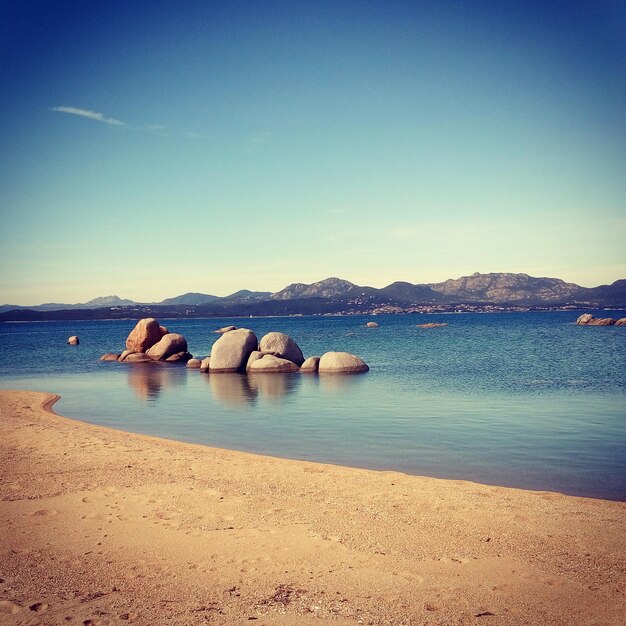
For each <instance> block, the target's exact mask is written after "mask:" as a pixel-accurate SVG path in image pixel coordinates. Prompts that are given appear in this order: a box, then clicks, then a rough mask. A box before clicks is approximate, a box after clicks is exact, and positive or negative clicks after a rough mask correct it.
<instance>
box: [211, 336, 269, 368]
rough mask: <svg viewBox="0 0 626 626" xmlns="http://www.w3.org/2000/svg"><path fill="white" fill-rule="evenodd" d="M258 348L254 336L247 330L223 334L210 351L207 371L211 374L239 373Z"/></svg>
mask: <svg viewBox="0 0 626 626" xmlns="http://www.w3.org/2000/svg"><path fill="white" fill-rule="evenodd" d="M257 348H258V339H257V337H256V335H255V334H254V333H253V332H252V331H251V330H248V329H247V328H237V329H236V330H231V331H229V332H227V333H224V334H223V335H222V336H221V337H220V338H219V339H218V340H217V341H216V342H215V343H214V344H213V348H212V350H211V360H210V362H209V371H210V372H211V373H221V372H241V371H243V370H244V369H245V367H246V364H247V363H248V359H249V358H250V355H251V354H252V352H253V351H254V350H256V349H257Z"/></svg>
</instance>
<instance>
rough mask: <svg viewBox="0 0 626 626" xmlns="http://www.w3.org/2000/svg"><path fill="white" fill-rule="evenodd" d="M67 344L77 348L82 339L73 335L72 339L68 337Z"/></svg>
mask: <svg viewBox="0 0 626 626" xmlns="http://www.w3.org/2000/svg"><path fill="white" fill-rule="evenodd" d="M67 343H68V344H69V345H70V346H77V345H78V344H79V343H80V339H79V338H78V337H77V336H76V335H72V336H71V337H68V339H67Z"/></svg>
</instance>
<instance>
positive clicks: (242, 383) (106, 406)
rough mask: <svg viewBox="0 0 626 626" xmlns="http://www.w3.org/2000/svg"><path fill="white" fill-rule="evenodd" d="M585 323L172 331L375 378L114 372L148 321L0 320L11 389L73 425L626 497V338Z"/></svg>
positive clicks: (333, 322) (386, 318) (318, 321)
mask: <svg viewBox="0 0 626 626" xmlns="http://www.w3.org/2000/svg"><path fill="white" fill-rule="evenodd" d="M582 312H583V311H559V312H524V313H508V312H507V313H504V312H503V313H483V314H481V313H469V314H447V315H446V314H430V315H425V314H424V315H422V314H412V315H377V316H360V315H359V316H356V315H355V316H311V317H263V318H261V317H259V318H245V319H242V318H228V319H218V318H210V319H171V320H170V319H160V320H159V322H160V323H161V324H163V325H166V326H167V327H168V328H169V330H170V331H171V332H177V333H181V334H182V335H184V336H185V337H186V338H187V341H188V344H189V351H190V352H192V353H193V354H194V356H199V357H202V356H205V355H208V354H210V352H211V346H212V344H213V343H214V342H215V341H216V340H217V339H218V337H219V335H218V334H216V333H215V332H214V331H215V330H216V329H217V328H219V327H221V326H225V325H227V324H235V325H236V326H239V327H244V328H250V329H251V330H253V331H254V332H255V333H256V334H257V336H258V337H259V338H261V337H262V336H263V335H264V334H265V333H267V332H269V331H281V332H284V333H287V334H288V335H290V336H291V337H292V338H293V339H294V340H295V341H296V342H297V343H298V345H299V346H300V347H301V348H302V351H303V352H304V355H305V357H306V356H311V355H321V354H322V353H324V352H327V351H330V350H338V351H347V352H351V353H353V354H356V355H358V356H360V357H361V358H363V359H364V360H365V361H366V362H367V363H368V364H369V366H370V371H369V372H367V373H365V374H358V375H320V376H318V375H310V374H299V373H298V374H254V375H246V374H206V373H201V372H200V371H199V370H197V369H196V370H194V369H188V368H186V367H184V365H180V364H148V365H143V364H125V363H117V362H103V361H99V360H98V359H99V357H100V356H101V355H102V354H103V353H105V352H121V351H122V350H123V349H124V342H125V339H126V337H127V335H128V333H129V332H130V331H131V329H132V328H133V326H134V324H135V321H133V320H111V321H78V322H76V321H72V322H26V323H0V345H1V346H2V349H1V350H0V388H3V389H31V390H37V391H46V392H51V393H56V394H59V395H60V396H61V399H60V401H59V402H57V404H56V405H55V407H54V410H55V411H56V412H58V413H59V414H61V415H66V416H68V417H72V418H76V419H79V420H83V421H86V422H91V423H94V424H101V425H105V426H110V427H113V428H117V429H121V430H126V431H132V432H139V433H146V434H150V435H156V436H159V437H167V438H171V439H177V440H180V441H187V442H193V443H201V444H208V445H211V446H217V447H222V448H229V449H234V450H245V451H249V452H255V453H262V454H269V455H273V456H278V457H286V458H292V459H304V460H310V461H319V462H324V463H333V464H339V465H348V466H355V467H362V468H371V469H375V470H395V471H400V472H405V473H408V474H416V475H424V476H434V477H439V478H448V479H456V480H467V481H476V482H480V483H487V484H492V485H504V486H510V487H519V488H523V489H529V490H540V491H543V490H548V491H557V492H562V493H566V494H571V495H577V496H590V497H596V498H606V499H612V500H626V376H625V370H626V368H625V366H626V327H615V326H603V327H588V326H576V325H575V323H574V322H575V320H576V318H577V317H578V315H580V313H582ZM601 315H602V316H607V315H610V316H611V317H615V318H618V317H626V311H610V312H602V314H601ZM368 321H376V322H377V323H378V324H379V327H378V328H366V323H367V322H368ZM427 322H436V323H445V324H447V326H442V327H438V328H420V327H419V325H420V324H423V323H427ZM70 335H78V336H79V337H80V345H78V346H69V345H67V344H66V341H67V338H68V337H69V336H70Z"/></svg>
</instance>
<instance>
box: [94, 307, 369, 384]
mask: <svg viewBox="0 0 626 626" xmlns="http://www.w3.org/2000/svg"><path fill="white" fill-rule="evenodd" d="M216 332H218V333H219V334H220V335H221V336H220V337H219V338H218V339H217V340H216V341H215V343H214V344H213V349H212V350H211V356H210V357H206V358H204V359H199V358H195V359H194V358H193V357H192V355H191V354H189V352H187V340H186V339H185V338H184V337H183V336H182V335H179V334H178V333H170V332H169V331H168V330H167V328H164V327H163V326H159V323H158V322H157V321H156V320H155V319H153V318H147V319H142V320H139V321H138V322H137V325H136V326H135V328H133V330H132V331H131V332H130V334H129V335H128V338H127V339H126V350H124V351H123V352H122V353H121V354H117V353H115V352H107V353H106V354H103V355H102V356H101V357H100V360H101V361H123V362H124V363H149V362H151V361H167V362H169V363H172V362H177V361H181V362H185V363H186V364H187V367H189V368H190V369H199V370H200V371H201V372H210V373H211V374H222V373H230V372H250V373H253V374H254V373H285V372H302V373H307V374H315V373H317V372H319V373H320V374H327V373H330V374H356V373H359V372H367V371H368V370H369V367H368V366H367V364H366V363H365V362H364V361H363V360H362V359H360V358H359V357H358V356H355V355H354V354H349V353H348V352H326V353H325V354H323V355H322V356H321V357H318V356H311V357H309V358H308V359H306V360H305V358H304V355H303V354H302V350H301V349H300V346H298V344H297V343H296V342H295V341H294V340H293V339H292V338H291V337H290V336H289V335H286V334H285V333H280V332H270V333H267V334H266V335H264V336H263V337H261V340H260V341H259V340H258V339H257V336H256V335H255V334H254V333H253V332H252V331H251V330H249V329H248V328H237V327H236V326H225V327H224V328H220V329H219V331H216Z"/></svg>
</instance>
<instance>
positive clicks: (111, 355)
mask: <svg viewBox="0 0 626 626" xmlns="http://www.w3.org/2000/svg"><path fill="white" fill-rule="evenodd" d="M119 358H120V355H119V354H115V352H107V353H106V354H103V355H102V356H101V357H100V361H117V360H118V359H119Z"/></svg>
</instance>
